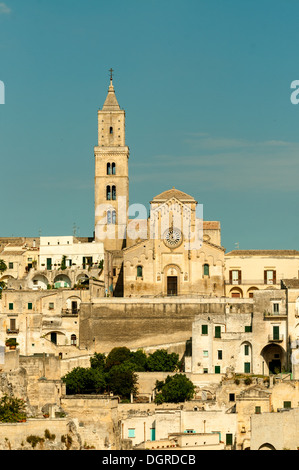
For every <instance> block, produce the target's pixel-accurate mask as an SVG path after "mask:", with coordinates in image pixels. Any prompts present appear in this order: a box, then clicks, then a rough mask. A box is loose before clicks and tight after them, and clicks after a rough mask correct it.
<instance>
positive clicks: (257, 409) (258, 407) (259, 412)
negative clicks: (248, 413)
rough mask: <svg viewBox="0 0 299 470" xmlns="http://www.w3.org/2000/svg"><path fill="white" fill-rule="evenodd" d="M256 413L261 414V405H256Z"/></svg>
mask: <svg viewBox="0 0 299 470" xmlns="http://www.w3.org/2000/svg"><path fill="white" fill-rule="evenodd" d="M255 414H256V415H260V414H261V407H260V406H256V407H255Z"/></svg>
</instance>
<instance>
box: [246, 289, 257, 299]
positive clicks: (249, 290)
mask: <svg viewBox="0 0 299 470" xmlns="http://www.w3.org/2000/svg"><path fill="white" fill-rule="evenodd" d="M257 291H258V288H257V287H250V288H249V289H248V291H247V296H248V297H249V298H250V299H252V298H253V294H254V292H257Z"/></svg>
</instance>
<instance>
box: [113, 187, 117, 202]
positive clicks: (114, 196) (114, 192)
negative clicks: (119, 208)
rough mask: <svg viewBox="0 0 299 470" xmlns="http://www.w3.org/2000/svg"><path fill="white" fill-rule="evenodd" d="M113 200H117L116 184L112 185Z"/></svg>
mask: <svg viewBox="0 0 299 470" xmlns="http://www.w3.org/2000/svg"><path fill="white" fill-rule="evenodd" d="M112 201H116V186H112Z"/></svg>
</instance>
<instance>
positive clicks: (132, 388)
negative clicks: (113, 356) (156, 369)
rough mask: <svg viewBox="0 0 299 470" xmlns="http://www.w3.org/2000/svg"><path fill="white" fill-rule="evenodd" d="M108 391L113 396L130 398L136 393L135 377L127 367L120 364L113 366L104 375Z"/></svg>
mask: <svg viewBox="0 0 299 470" xmlns="http://www.w3.org/2000/svg"><path fill="white" fill-rule="evenodd" d="M106 380H107V385H108V387H109V390H110V391H111V392H113V393H114V395H119V396H120V397H122V398H130V395H131V393H133V395H136V393H137V375H136V374H135V372H134V371H133V370H131V369H130V368H129V367H128V366H126V365H124V364H121V365H118V366H113V367H112V368H111V369H110V370H109V372H108V373H107V375H106Z"/></svg>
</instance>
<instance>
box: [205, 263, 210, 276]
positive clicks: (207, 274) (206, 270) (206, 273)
mask: <svg viewBox="0 0 299 470" xmlns="http://www.w3.org/2000/svg"><path fill="white" fill-rule="evenodd" d="M203 275H204V276H209V275H210V266H209V265H208V264H204V265H203Z"/></svg>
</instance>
